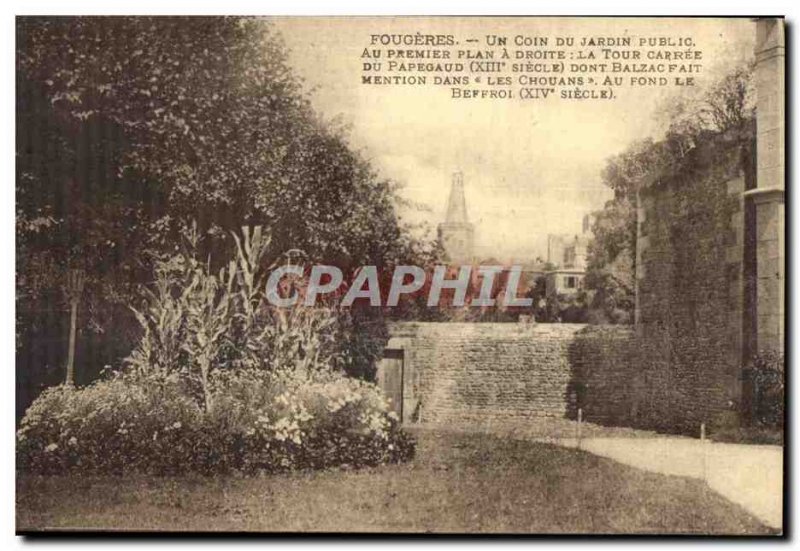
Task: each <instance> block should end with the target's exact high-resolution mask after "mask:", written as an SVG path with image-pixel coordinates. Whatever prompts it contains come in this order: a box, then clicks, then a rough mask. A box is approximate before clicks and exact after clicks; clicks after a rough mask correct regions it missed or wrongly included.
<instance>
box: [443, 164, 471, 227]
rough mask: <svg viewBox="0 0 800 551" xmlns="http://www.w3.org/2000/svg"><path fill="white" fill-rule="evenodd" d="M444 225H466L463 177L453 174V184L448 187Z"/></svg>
mask: <svg viewBox="0 0 800 551" xmlns="http://www.w3.org/2000/svg"><path fill="white" fill-rule="evenodd" d="M444 221H445V223H446V224H468V223H469V219H468V218H467V201H466V199H465V198H464V175H463V174H462V173H461V172H455V173H453V184H452V186H451V187H450V198H449V199H448V201H447V215H446V216H445V219H444Z"/></svg>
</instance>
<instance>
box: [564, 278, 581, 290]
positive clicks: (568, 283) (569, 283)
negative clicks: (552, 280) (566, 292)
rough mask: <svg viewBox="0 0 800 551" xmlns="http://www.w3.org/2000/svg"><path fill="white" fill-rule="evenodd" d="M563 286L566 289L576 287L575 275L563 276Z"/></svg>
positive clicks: (576, 279)
mask: <svg viewBox="0 0 800 551" xmlns="http://www.w3.org/2000/svg"><path fill="white" fill-rule="evenodd" d="M564 286H565V287H566V288H567V289H575V288H576V287H578V278H577V277H575V276H567V277H565V278H564Z"/></svg>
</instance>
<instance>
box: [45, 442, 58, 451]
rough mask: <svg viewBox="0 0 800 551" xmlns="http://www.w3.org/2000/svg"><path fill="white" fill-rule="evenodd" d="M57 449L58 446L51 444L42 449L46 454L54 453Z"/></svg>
mask: <svg viewBox="0 0 800 551" xmlns="http://www.w3.org/2000/svg"><path fill="white" fill-rule="evenodd" d="M57 449H58V444H56V443H52V444H48V445H47V447H46V448H45V449H44V451H46V452H54V451H56V450H57Z"/></svg>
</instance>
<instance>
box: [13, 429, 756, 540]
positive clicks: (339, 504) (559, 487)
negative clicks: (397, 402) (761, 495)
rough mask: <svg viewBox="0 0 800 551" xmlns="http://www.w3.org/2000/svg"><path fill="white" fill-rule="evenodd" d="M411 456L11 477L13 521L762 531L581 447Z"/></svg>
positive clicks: (440, 438)
mask: <svg viewBox="0 0 800 551" xmlns="http://www.w3.org/2000/svg"><path fill="white" fill-rule="evenodd" d="M417 437H418V440H419V444H418V449H417V458H416V459H415V460H414V461H413V462H410V463H408V464H405V465H391V466H385V467H380V468H376V469H370V470H362V471H343V470H335V471H324V472H307V473H294V474H291V475H275V476H261V477H250V478H246V477H237V476H226V477H217V478H202V477H194V476H184V477H177V478H155V477H146V476H126V477H123V478H114V477H89V476H69V477H37V476H29V475H21V476H19V477H18V480H17V530H18V531H37V530H52V529H56V530H75V529H77V530H109V529H112V530H137V531H141V530H145V531H150V530H158V531H162V530H168V531H172V530H192V531H220V530H222V531H279V532H297V531H303V532H305V531H311V532H338V531H349V532H376V531H378V532H444V533H463V532H484V533H485V532H488V533H625V534H629V533H648V534H652V533H658V534H662V533H684V534H767V533H770V530H769V529H768V528H766V527H765V526H764V525H762V524H761V523H759V522H758V520H757V519H755V518H754V517H753V516H752V515H750V514H748V513H747V512H746V511H745V510H744V509H742V508H741V507H739V506H738V505H735V504H732V503H730V502H729V501H727V500H725V499H724V498H722V497H721V496H719V495H717V494H716V493H714V492H713V491H711V490H709V489H708V488H707V486H705V484H704V483H702V482H700V481H697V480H693V479H688V478H682V477H669V476H663V475H658V474H653V473H647V472H644V471H640V470H638V469H634V468H631V467H627V466H625V465H621V464H619V463H616V462H614V461H611V460H608V459H604V458H600V457H596V456H593V455H591V454H589V453H585V452H582V451H579V450H574V449H564V448H559V447H556V446H553V445H549V444H542V443H533V442H529V441H521V440H513V439H509V438H503V439H500V438H497V437H493V436H488V435H485V434H467V433H446V432H442V431H434V430H423V431H419V432H418V433H417Z"/></svg>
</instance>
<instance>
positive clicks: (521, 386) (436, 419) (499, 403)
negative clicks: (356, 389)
mask: <svg viewBox="0 0 800 551" xmlns="http://www.w3.org/2000/svg"><path fill="white" fill-rule="evenodd" d="M390 330H391V331H390V332H391V335H392V338H391V339H390V341H389V344H388V346H387V348H389V349H393V350H403V356H404V358H403V362H404V370H405V375H404V408H403V410H404V412H406V413H405V417H406V421H422V422H425V423H471V422H479V423H487V422H495V421H497V422H502V421H507V420H513V421H519V420H525V419H532V418H536V417H574V416H575V414H576V410H577V407H582V408H583V410H584V417H585V418H586V419H587V420H588V421H594V422H599V423H610V424H626V423H627V422H629V419H630V415H631V413H632V410H633V409H632V408H635V403H634V400H633V399H632V395H631V388H630V385H628V384H626V381H629V380H630V378H631V377H630V371H631V370H632V369H635V366H634V364H633V363H632V362H631V360H630V357H631V351H632V348H631V344H632V343H631V338H632V336H633V331H632V330H631V329H630V328H627V327H614V326H609V327H592V326H586V325H579V324H524V323H518V324H517V323H397V324H393V325H392V326H391V328H390Z"/></svg>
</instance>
